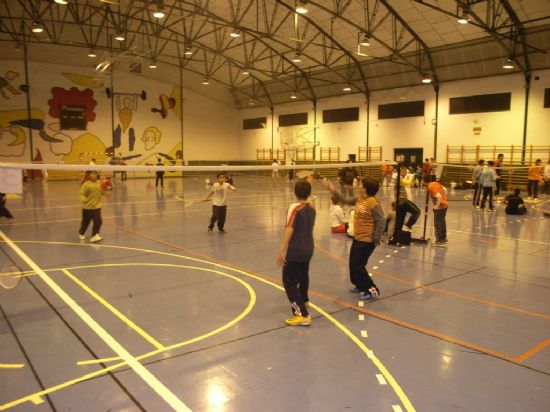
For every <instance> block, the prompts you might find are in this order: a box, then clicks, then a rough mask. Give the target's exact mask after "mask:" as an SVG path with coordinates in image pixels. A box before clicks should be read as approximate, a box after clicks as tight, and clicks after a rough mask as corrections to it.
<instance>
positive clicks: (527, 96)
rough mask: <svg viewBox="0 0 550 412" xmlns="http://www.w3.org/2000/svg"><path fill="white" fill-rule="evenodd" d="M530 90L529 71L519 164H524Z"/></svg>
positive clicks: (528, 74) (526, 80)
mask: <svg viewBox="0 0 550 412" xmlns="http://www.w3.org/2000/svg"><path fill="white" fill-rule="evenodd" d="M530 91H531V73H527V74H526V75H525V110H524V114H523V143H522V146H523V147H522V149H521V164H525V146H526V145H527V114H528V113H529V94H530Z"/></svg>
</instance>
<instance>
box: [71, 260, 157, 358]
mask: <svg viewBox="0 0 550 412" xmlns="http://www.w3.org/2000/svg"><path fill="white" fill-rule="evenodd" d="M61 271H62V272H63V273H64V274H65V275H67V276H68V277H69V278H70V279H71V280H72V281H73V282H74V283H76V284H77V285H78V286H80V287H81V288H82V289H84V290H85V291H86V292H87V293H88V294H90V295H91V296H92V297H93V298H94V299H96V300H97V301H98V302H99V303H101V304H102V305H103V306H105V307H106V308H107V309H108V310H109V311H110V312H111V313H112V314H113V315H115V316H116V317H117V318H119V319H120V320H121V321H122V322H124V323H125V324H126V325H128V327H130V328H132V329H133V330H134V331H135V332H136V333H137V334H138V335H139V336H141V337H142V338H143V339H145V340H146V341H147V342H149V343H150V344H151V345H153V346H154V347H155V348H157V349H163V348H164V345H163V344H162V343H160V342H159V341H157V340H156V339H155V338H153V337H152V336H151V335H149V334H148V333H147V332H145V331H144V330H143V329H142V328H140V327H139V326H138V325H136V324H135V323H134V322H132V321H131V320H130V319H128V318H127V317H126V316H125V315H124V314H123V313H122V312H120V311H119V310H118V309H117V308H115V307H114V306H113V305H111V304H110V303H109V302H107V301H106V300H105V299H104V298H102V297H101V296H100V295H99V294H98V293H97V292H96V291H95V290H93V289H92V288H90V287H89V286H88V285H86V284H85V283H84V282H82V281H81V280H80V279H79V278H77V277H76V276H75V275H74V274H72V273H71V272H69V271H68V270H67V269H62V270H61Z"/></svg>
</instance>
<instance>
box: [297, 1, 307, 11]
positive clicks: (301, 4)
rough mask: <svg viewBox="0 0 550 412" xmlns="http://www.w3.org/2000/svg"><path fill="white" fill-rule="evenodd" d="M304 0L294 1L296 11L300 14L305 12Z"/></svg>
mask: <svg viewBox="0 0 550 412" xmlns="http://www.w3.org/2000/svg"><path fill="white" fill-rule="evenodd" d="M306 3H307V2H305V1H299V2H297V3H296V9H295V10H296V13H300V14H306V13H307V6H306Z"/></svg>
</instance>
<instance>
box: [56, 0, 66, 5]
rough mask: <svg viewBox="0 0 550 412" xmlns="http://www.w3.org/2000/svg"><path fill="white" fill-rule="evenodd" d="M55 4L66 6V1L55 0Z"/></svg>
mask: <svg viewBox="0 0 550 412" xmlns="http://www.w3.org/2000/svg"><path fill="white" fill-rule="evenodd" d="M55 2H56V3H57V4H63V5H65V4H68V2H67V1H66V0H55Z"/></svg>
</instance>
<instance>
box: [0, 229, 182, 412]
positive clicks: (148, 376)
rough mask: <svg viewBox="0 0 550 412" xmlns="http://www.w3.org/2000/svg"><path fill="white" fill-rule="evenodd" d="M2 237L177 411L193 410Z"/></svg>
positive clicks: (40, 269)
mask: <svg viewBox="0 0 550 412" xmlns="http://www.w3.org/2000/svg"><path fill="white" fill-rule="evenodd" d="M0 237H1V238H2V239H3V240H4V241H5V242H6V244H7V245H8V246H10V247H11V248H12V250H13V251H14V252H15V253H17V254H18V255H19V257H20V258H21V259H22V260H23V261H24V262H25V263H26V264H27V265H29V266H30V267H31V268H32V269H33V270H34V271H35V272H36V274H37V275H38V276H39V277H40V279H42V281H43V282H44V283H46V284H47V285H48V286H49V287H50V288H51V289H52V290H53V291H54V292H55V293H56V294H57V296H59V298H60V299H61V300H63V302H65V304H67V306H68V307H69V308H71V309H72V310H73V311H74V312H75V313H76V314H77V315H78V316H79V317H80V318H81V319H82V320H83V321H84V322H85V323H86V324H87V325H88V326H89V327H90V328H91V329H92V330H93V331H94V332H95V333H96V334H97V335H98V336H99V337H100V338H101V339H102V340H103V341H104V342H105V343H106V344H107V345H108V346H109V347H110V348H111V349H112V350H113V351H114V352H115V353H116V354H117V355H118V356H120V357H121V358H122V359H123V360H124V361H125V362H126V363H127V364H128V365H129V366H130V367H131V368H132V369H133V370H134V372H136V373H137V374H138V375H139V377H140V378H141V379H143V380H144V381H145V382H146V383H147V384H148V385H149V386H150V387H151V388H152V389H153V390H154V391H155V392H156V393H157V394H158V395H159V396H160V397H161V398H162V399H163V400H164V401H165V402H166V403H167V404H169V405H170V406H171V407H172V408H173V409H174V410H176V411H191V409H189V408H188V407H187V406H186V405H185V404H184V403H183V402H182V401H181V400H180V399H179V398H178V397H177V396H176V395H174V393H172V392H171V391H170V389H168V388H167V387H166V386H165V385H164V384H163V383H162V382H161V381H160V380H159V379H158V378H157V377H156V376H155V375H153V374H152V373H151V372H149V370H147V369H146V368H145V367H144V366H143V365H142V364H141V363H139V361H138V360H137V359H136V358H135V357H134V356H133V355H132V354H131V353H130V352H128V351H127V350H126V349H125V348H124V347H123V346H122V345H121V344H120V343H118V342H117V341H116V340H115V338H113V337H112V336H111V335H110V334H109V333H108V332H107V331H106V330H105V329H103V328H102V327H101V326H100V325H99V324H98V323H97V322H96V321H95V319H94V318H92V317H91V316H90V315H89V314H88V313H87V312H86V311H85V310H84V309H82V307H81V306H79V305H78V303H76V301H75V300H74V299H73V298H71V297H70V296H69V295H68V294H67V292H65V291H64V290H63V289H62V288H61V287H60V286H59V285H58V284H57V283H55V281H54V280H53V279H52V278H51V277H50V276H48V274H47V273H46V272H44V271H43V270H42V268H41V267H40V266H38V265H37V264H36V263H35V262H34V261H33V260H32V259H31V258H30V257H29V256H28V255H27V254H26V253H25V252H23V251H22V250H21V249H20V248H19V247H18V246H17V245H16V244H15V243H13V241H12V240H11V239H10V238H8V237H7V236H6V235H5V234H4V232H2V231H1V230H0Z"/></svg>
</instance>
